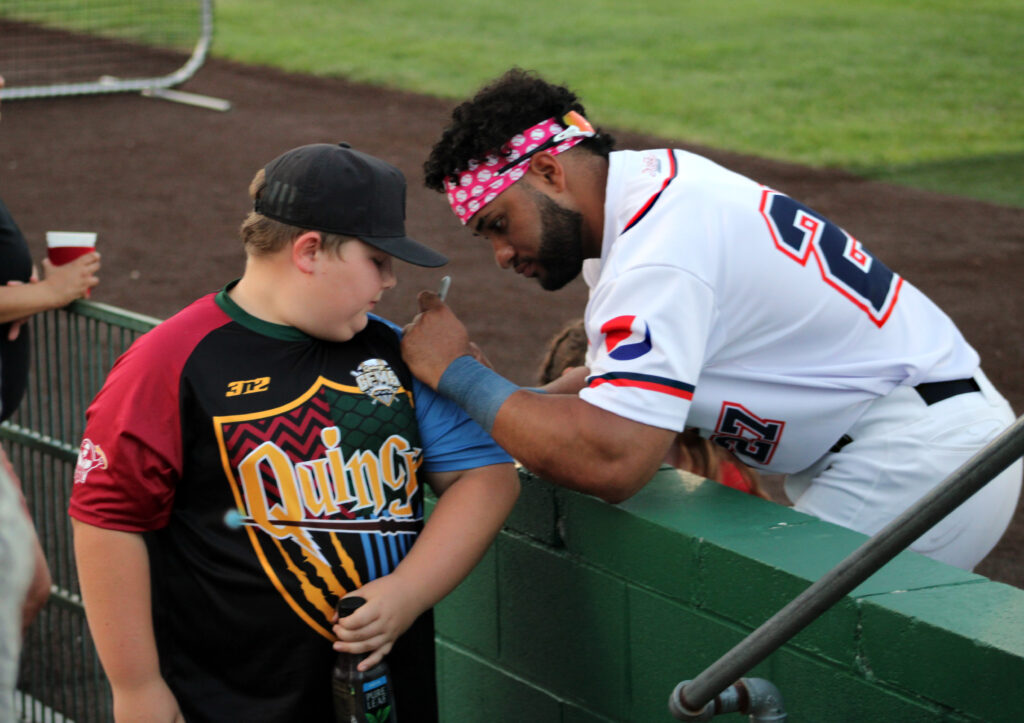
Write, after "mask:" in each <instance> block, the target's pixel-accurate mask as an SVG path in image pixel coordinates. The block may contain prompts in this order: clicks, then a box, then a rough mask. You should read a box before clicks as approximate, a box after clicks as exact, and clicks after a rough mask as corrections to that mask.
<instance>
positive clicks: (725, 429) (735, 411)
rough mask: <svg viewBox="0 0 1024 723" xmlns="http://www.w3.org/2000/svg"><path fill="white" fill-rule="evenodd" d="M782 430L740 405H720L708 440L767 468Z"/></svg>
mask: <svg viewBox="0 0 1024 723" xmlns="http://www.w3.org/2000/svg"><path fill="white" fill-rule="evenodd" d="M785 427H786V423H785V422H783V421H781V420H778V419H762V418H761V417H758V416H757V415H756V414H753V413H752V412H751V411H750V410H749V409H747V408H746V407H744V406H743V405H742V404H736V403H735V402H722V409H721V411H720V412H719V415H718V424H716V425H715V431H714V432H712V434H711V441H712V442H715V443H717V444H720V445H721V446H723V447H725V448H726V449H728V450H730V451H732V452H733V453H734V454H738V455H742V456H744V457H747V458H748V459H749V460H750V461H752V462H757V463H759V464H763V465H767V464H768V463H770V462H771V461H772V457H773V456H775V450H776V449H778V446H779V441H780V440H781V439H782V430H783V429H785Z"/></svg>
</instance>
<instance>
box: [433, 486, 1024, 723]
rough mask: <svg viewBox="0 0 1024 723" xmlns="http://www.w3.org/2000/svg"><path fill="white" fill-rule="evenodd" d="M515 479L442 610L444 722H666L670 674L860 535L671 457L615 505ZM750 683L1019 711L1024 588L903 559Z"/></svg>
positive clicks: (853, 711) (707, 658) (1022, 704)
mask: <svg viewBox="0 0 1024 723" xmlns="http://www.w3.org/2000/svg"><path fill="white" fill-rule="evenodd" d="M520 476H521V479H522V482H523V493H522V496H521V498H520V500H519V503H518V504H517V506H516V509H515V511H514V512H513V514H512V515H511V517H510V518H509V521H508V524H507V526H506V529H505V530H504V531H503V532H502V533H501V535H499V538H498V539H497V540H496V542H495V544H494V545H493V547H492V549H491V550H490V551H489V552H488V555H487V556H486V558H485V559H484V561H483V562H482V563H481V565H480V566H479V567H478V568H477V569H476V570H475V571H474V573H473V574H472V575H471V576H470V578H469V579H467V580H466V581H465V582H464V583H463V584H462V585H461V586H460V587H459V588H458V589H457V590H456V591H455V592H454V593H452V595H450V596H449V597H448V598H447V599H446V600H445V601H443V602H442V603H441V605H439V606H438V610H437V621H438V639H439V642H440V645H439V652H438V655H439V661H440V665H439V670H440V686H441V698H442V711H443V713H444V719H445V720H452V721H460V722H461V721H488V722H490V721H504V720H508V721H513V720H515V721H519V720H531V721H541V722H543V721H549V720H550V721H558V722H562V721H570V720H572V721H656V720H665V721H668V720H672V718H671V716H669V714H668V712H667V707H666V706H667V700H668V696H669V693H670V692H671V691H672V689H673V687H674V686H675V685H676V684H677V683H678V682H679V681H681V680H685V679H688V678H693V677H695V676H696V675H697V674H699V673H700V672H701V671H702V670H703V669H704V668H705V667H706V666H707V665H709V664H710V663H712V662H714V661H715V660H717V658H718V657H719V656H720V655H722V654H723V653H725V652H726V651H727V650H729V649H730V648H731V647H732V646H733V645H735V644H736V643H737V642H739V641H740V640H742V639H743V638H744V637H745V636H746V635H747V634H748V633H749V632H750V631H751V630H753V629H754V628H756V627H757V626H758V625H760V624H761V623H762V622H764V621H765V620H766V619H768V618H769V617H771V615H773V614H774V613H775V612H777V611H778V610H779V609H780V608H781V607H783V606H784V605H785V604H786V603H788V602H789V601H790V600H791V599H792V598H793V597H795V596H796V595H798V594H799V593H800V592H802V591H803V590H804V589H806V588H807V586H808V585H810V584H811V583H813V582H814V581H815V580H817V579H818V578H819V577H821V576H822V575H823V574H825V573H826V572H828V571H829V570H830V569H832V567H833V566H834V565H835V564H836V563H838V562H839V561H840V560H842V559H843V558H844V557H846V556H847V555H848V554H849V553H850V552H852V551H853V550H854V549H856V548H857V547H858V546H859V545H860V544H861V543H862V542H863V541H864V540H865V539H866V538H865V537H864V536H863V535H860V534H858V533H855V532H851V531H849V530H846V529H843V528H841V527H837V526H835V525H831V524H828V523H825V522H821V521H819V520H816V519H814V518H811V517H807V516H806V515H803V514H801V513H798V512H795V511H794V510H791V509H789V508H786V507H782V506H779V505H775V504H772V503H769V502H765V501H763V500H760V499H757V498H754V497H750V496H748V495H744V494H742V493H739V492H736V491H734V490H731V489H728V488H726V487H722V486H720V485H717V484H715V483H713V482H709V481H707V480H701V479H699V478H696V477H693V476H691V475H685V474H682V473H679V472H677V471H675V470H672V469H670V468H663V469H662V471H660V472H659V473H658V474H657V475H656V476H655V478H654V479H653V480H652V481H651V482H650V483H649V484H648V485H647V487H645V488H644V490H642V491H641V492H640V493H639V494H638V495H636V496H635V497H634V498H632V499H631V500H629V501H627V502H626V503H623V504H621V505H609V504H606V503H604V502H602V501H600V500H598V499H595V498H592V497H589V496H587V495H581V494H576V493H573V492H568V491H566V490H562V489H558V488H555V487H553V486H551V485H549V484H547V483H546V482H544V481H542V480H539V479H537V478H536V477H534V476H533V475H531V474H529V473H527V472H525V471H523V472H521V475H520ZM750 675H752V676H755V677H764V678H768V679H769V680H771V681H772V682H773V683H775V684H776V685H777V686H778V687H779V689H780V690H781V692H782V694H783V696H784V698H785V701H786V709H787V711H788V712H789V720H790V721H791V723H796V722H799V721H846V720H849V721H865V720H879V721H883V720H884V721H890V720H892V721H895V720H898V721H901V722H902V721H934V720H947V721H1019V720H1024V700H1022V699H1021V697H1020V696H1019V695H1018V694H1017V692H1016V685H1017V684H1018V683H1019V681H1021V680H1024V591H1021V590H1018V589H1016V588H1013V587H1010V586H1007V585H1003V584H1000V583H994V582H991V581H989V580H987V579H986V578H984V577H981V576H979V575H974V574H971V573H966V572H964V571H962V570H958V569H956V568H952V567H949V566H947V565H943V564H941V563H938V562H935V561H932V560H930V559H928V558H925V557H922V556H920V555H917V554H916V553H911V552H904V553H901V554H900V555H899V556H897V557H896V558H895V559H894V560H892V561H891V562H890V563H889V564H887V565H886V566H885V567H883V568H882V569H881V570H880V571H879V572H877V573H876V574H875V575H874V576H872V577H871V578H869V579H868V580H867V581H865V582H864V583H863V584H862V585H861V586H860V587H858V588H857V589H856V590H854V591H853V593H852V594H851V595H850V596H848V597H847V598H845V599H844V600H842V601H840V602H839V603H838V604H837V605H835V606H834V607H833V608H832V609H831V610H829V611H828V612H827V613H825V614H824V615H823V616H822V617H821V618H819V619H818V620H817V621H815V622H814V623H813V624H811V625H810V626H809V627H808V628H806V629H805V630H804V631H803V632H801V633H800V634H799V635H797V636H796V637H795V638H794V639H793V640H791V641H790V642H789V643H788V644H787V645H786V646H784V647H783V648H782V649H781V650H779V651H777V652H776V653H774V654H773V655H771V656H770V657H769V658H768V659H766V660H765V661H764V662H762V663H761V664H760V665H759V666H758V667H757V668H756V669H755V670H753V671H751V673H750ZM470 689H471V690H472V693H470V692H469V690H470ZM524 706H525V707H524ZM744 719H745V717H744V716H739V715H735V714H734V715H731V716H722V717H721V720H724V721H728V720H733V721H738V720H744Z"/></svg>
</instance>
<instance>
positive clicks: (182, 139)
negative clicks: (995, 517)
mask: <svg viewBox="0 0 1024 723" xmlns="http://www.w3.org/2000/svg"><path fill="white" fill-rule="evenodd" d="M182 90H187V91H191V92H194V93H202V94H207V95H211V96H215V97H218V98H224V99H227V100H229V101H231V102H232V103H233V105H234V108H233V109H232V110H231V111H230V112H227V113H218V112H214V111H209V110H203V109H198V108H194V107H189V106H185V105H178V104H174V103H169V102H166V101H162V100H155V99H146V98H142V97H139V96H138V95H111V96H92V97H78V98H67V99H58V100H32V101H14V102H9V103H6V104H5V105H4V108H3V123H2V125H0V196H2V197H3V199H4V201H5V202H6V203H7V205H8V207H9V208H10V209H11V211H12V213H14V214H15V216H16V218H17V220H18V222H19V224H20V225H21V227H22V230H23V231H24V232H25V234H26V236H27V237H28V239H29V242H30V244H31V245H32V247H33V252H34V256H35V257H36V258H40V257H41V256H42V254H43V234H44V232H45V231H47V230H55V229H60V230H90V231H96V232H98V233H99V248H100V250H101V251H102V253H103V271H102V283H101V285H100V286H99V287H98V288H97V290H96V291H95V293H94V295H93V298H94V299H95V300H96V301H101V302H104V303H109V304H114V305H116V306H121V307H125V308H127V309H131V310H134V311H138V312H141V313H145V314H150V315H153V316H156V317H161V318H163V317H166V316H169V315H170V314H172V313H174V312H175V311H177V310H178V309H180V308H181V307H182V306H183V305H185V304H186V303H188V302H189V301H191V300H192V299H194V298H195V297H197V296H200V295H202V294H204V293H207V292H209V291H213V290H216V289H218V288H219V287H220V286H222V285H223V284H224V283H225V282H226V281H228V280H230V279H232V278H235V277H236V276H238V275H239V273H240V271H241V268H242V261H243V255H242V251H241V248H240V243H239V242H238V240H237V227H238V224H239V222H240V221H241V219H242V218H243V216H244V214H245V212H246V210H247V208H248V204H247V195H246V188H247V186H248V183H249V180H250V179H251V177H252V175H253V173H254V172H255V171H256V169H257V168H259V167H260V166H262V165H263V164H264V163H265V162H266V161H268V160H269V159H271V158H273V157H274V156H276V155H277V154H278V153H280V152H282V151H283V150H286V149H288V148H290V147H292V146H296V145H301V144H305V143H311V142H322V141H326V142H333V141H341V140H344V141H348V142H350V143H352V144H353V145H354V146H355V147H356V148H358V149H361V150H365V151H368V152H370V153H373V154H375V155H377V156H380V157H382V158H385V159H387V160H389V161H391V162H392V163H394V164H396V165H397V166H399V167H400V168H401V169H402V170H403V171H404V172H405V174H406V176H407V177H408V178H409V195H408V201H409V210H408V217H409V218H408V224H407V225H408V229H409V232H410V234H411V235H413V236H414V237H416V238H420V239H422V240H424V241H427V242H428V243H430V244H431V245H433V246H435V247H436V248H438V249H439V250H441V251H442V252H444V253H446V254H447V255H448V256H449V257H450V258H451V259H452V262H451V263H450V264H449V265H448V267H446V270H445V271H443V272H442V271H440V270H437V269H435V270H425V269H419V268H415V267H411V266H406V265H401V266H402V267H401V268H399V269H398V272H399V279H400V282H399V287H398V289H396V290H395V291H394V292H392V294H391V295H390V297H389V298H386V299H385V302H384V304H383V305H382V307H381V309H380V311H381V313H383V314H384V315H386V316H388V317H390V318H392V319H394V320H395V321H398V322H400V323H404V322H405V321H407V320H408V319H409V318H411V316H412V314H413V313H414V297H415V294H416V292H417V291H418V290H419V289H420V288H423V287H434V286H435V285H436V283H437V280H438V279H439V278H440V276H441V274H442V273H449V274H451V275H452V277H453V280H454V281H453V285H452V290H451V293H450V294H449V303H450V304H451V306H452V307H453V308H454V309H455V310H456V312H458V313H459V314H460V315H461V316H462V318H463V319H464V320H465V321H466V322H467V325H468V326H469V327H470V332H471V334H472V335H473V337H474V339H475V340H476V341H477V342H478V343H480V345H481V346H482V347H483V348H484V350H485V351H486V352H487V354H488V356H489V357H490V358H491V360H492V361H493V362H494V364H495V366H496V367H497V368H498V369H499V371H501V372H502V373H504V374H505V375H506V376H508V377H510V378H512V379H513V380H515V381H516V382H518V383H523V384H525V383H532V382H533V381H535V373H536V369H537V366H538V363H539V361H540V357H541V354H542V350H543V346H544V343H545V341H546V339H547V338H548V337H549V336H550V335H551V334H552V333H554V331H555V330H557V329H558V328H559V327H560V326H561V325H562V323H563V322H564V321H565V320H566V319H568V318H571V317H573V316H578V315H580V314H581V312H582V310H583V307H584V304H585V301H586V292H585V288H584V286H583V285H582V282H580V281H576V282H574V283H573V284H570V286H569V287H567V288H566V289H564V290H562V291H560V292H557V293H555V294H551V293H546V292H542V291H541V290H540V289H539V288H538V287H536V285H535V284H532V283H529V282H524V281H522V280H520V279H518V278H516V277H514V275H513V274H508V273H499V272H498V270H497V269H496V268H494V267H493V262H492V260H491V255H490V251H489V247H487V246H485V245H484V244H483V243H482V242H479V241H475V240H473V239H471V238H470V237H469V236H468V234H466V233H465V232H464V231H463V230H462V229H461V228H460V227H459V225H458V222H457V221H456V219H455V218H454V216H453V215H452V214H451V213H450V211H448V209H447V207H446V206H445V204H444V202H443V201H442V199H441V198H440V197H439V196H437V195H436V194H434V193H432V192H429V191H427V190H426V189H424V188H423V187H422V183H421V179H422V171H421V164H422V161H423V158H424V156H425V154H426V152H427V150H428V149H429V147H430V145H431V143H432V142H433V141H434V139H435V136H436V135H437V133H438V132H439V131H440V129H441V128H442V126H443V124H444V122H445V118H446V116H447V114H448V112H449V110H450V108H451V106H452V103H450V102H448V101H441V100H437V99H431V98H425V97H421V96H417V95H413V94H408V93H400V92H394V91H387V90H381V89H379V88H374V87H369V86H364V85H357V84H352V83H348V82H345V81H342V80H326V79H317V78H310V77H306V76H298V75H289V74H284V73H280V72H277V71H273V70H268V69H264V68H253V67H244V66H239V65H234V64H231V63H227V62H223V61H211V62H209V63H207V65H206V66H205V67H204V68H203V69H202V70H201V71H200V72H199V73H198V75H197V77H196V78H194V79H193V80H191V81H189V82H188V83H187V84H186V85H185V86H184V87H183V88H182ZM681 102H685V100H684V101H681ZM613 130H614V129H613ZM616 136H617V137H618V139H619V146H620V147H622V148H643V147H659V146H664V145H675V146H677V147H681V148H687V149H689V150H694V151H697V152H699V153H703V154H705V155H707V156H709V157H711V158H713V159H714V160H716V161H718V162H720V163H723V164H725V165H727V166H729V167H731V168H733V169H735V170H737V171H740V172H742V173H744V174H746V175H749V176H751V177H753V178H755V179H757V180H759V181H760V182H762V183H764V184H766V185H769V186H772V187H774V188H777V189H779V190H780V191H784V192H786V193H789V194H791V195H793V196H795V197H796V198H798V199H800V200H801V201H803V202H805V203H807V204H808V205H810V206H812V207H813V208H815V209H816V210H818V211H820V212H822V213H823V214H825V215H827V216H829V217H830V218H831V219H832V220H833V221H836V222H837V223H839V224H840V225H842V226H844V227H845V228H846V229H847V230H848V231H849V232H850V233H852V234H853V235H854V236H856V237H857V238H858V239H860V240H861V241H863V242H864V243H865V244H866V245H867V246H868V247H869V248H870V249H871V250H872V251H873V252H874V253H875V255H876V256H878V257H879V258H880V259H881V260H882V261H884V262H885V263H886V264H888V265H889V266H891V267H892V268H894V269H895V270H896V271H898V272H899V273H901V274H902V275H903V276H904V277H905V278H906V279H908V280H909V281H910V282H911V283H913V284H915V285H916V286H918V287H919V288H921V289H922V290H924V292H925V293H927V294H928V295H929V296H930V297H931V298H932V299H934V300H935V301H936V302H938V303H939V305H940V306H942V307H943V308H944V309H945V310H946V312H947V313H948V314H949V315H950V316H951V317H952V318H953V319H954V320H955V321H956V322H957V323H958V324H959V326H960V328H961V329H962V330H963V331H964V333H965V335H966V336H967V338H968V340H969V341H970V342H971V343H972V344H974V345H975V347H976V348H977V349H978V350H979V351H980V352H981V355H982V362H983V366H984V368H985V370H986V372H987V373H988V375H989V377H990V378H991V379H992V380H993V381H994V382H995V384H996V385H997V386H998V387H999V388H1000V389H1001V390H1002V391H1003V393H1004V394H1005V395H1006V396H1007V397H1008V398H1009V399H1010V401H1011V403H1012V404H1013V405H1014V408H1015V409H1016V410H1017V411H1018V413H1019V412H1020V411H1021V410H1024V377H1022V375H1021V363H1020V358H1021V351H1022V349H1024V318H1022V314H1021V310H1022V309H1024V290H1022V286H1021V283H1020V279H1021V277H1022V275H1024V209H1019V208H1008V207H1003V206H996V205H992V204H985V203H979V202H975V201H969V200H965V199H961V198H954V197H949V196H942V195H938V194H933V193H926V192H923V191H916V190H912V189H905V188H900V187H896V186H889V185H883V184H877V183H870V182H866V181H863V180H861V179H858V178H855V177H852V176H850V175H847V174H844V173H841V172H837V171H822V170H813V169H807V168H804V167H800V166H795V165H790V164H784V163H777V162H772V161H767V160H763V159H759V158H752V157H749V156H741V155H737V154H730V153H723V152H719V151H714V150H711V149H707V148H702V147H696V146H693V145H691V144H687V143H685V142H678V141H667V140H665V139H659V138H655V137H651V136H641V135H637V134H632V133H625V132H617V133H616ZM978 571H979V572H980V573H982V574H985V575H987V576H989V577H992V578H993V579H996V580H1001V581H1004V582H1008V583H1010V584H1013V585H1016V586H1018V587H1024V508H1021V507H1018V510H1017V515H1016V517H1015V520H1014V523H1013V526H1012V527H1011V529H1010V532H1009V533H1008V534H1007V535H1006V536H1005V537H1004V539H1003V541H1002V542H1001V543H1000V544H999V546H998V547H997V548H996V549H995V550H994V551H993V552H992V553H991V554H990V555H989V557H988V558H986V560H985V561H984V562H983V563H982V565H981V566H980V567H979V569H978Z"/></svg>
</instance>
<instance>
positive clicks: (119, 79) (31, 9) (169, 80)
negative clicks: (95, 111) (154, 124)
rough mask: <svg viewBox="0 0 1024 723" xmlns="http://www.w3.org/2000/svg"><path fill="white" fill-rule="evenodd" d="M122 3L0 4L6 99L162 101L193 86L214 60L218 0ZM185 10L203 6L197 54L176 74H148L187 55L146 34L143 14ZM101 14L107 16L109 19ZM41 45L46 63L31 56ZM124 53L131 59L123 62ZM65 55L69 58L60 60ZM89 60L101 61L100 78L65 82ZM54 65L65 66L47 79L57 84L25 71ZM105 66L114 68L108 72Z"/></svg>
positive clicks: (197, 19) (198, 12)
mask: <svg viewBox="0 0 1024 723" xmlns="http://www.w3.org/2000/svg"><path fill="white" fill-rule="evenodd" d="M116 5H117V4H116V3H99V4H97V3H95V2H84V3H83V2H68V1H67V0H64V2H53V1H52V0H50V1H47V2H42V1H41V0H11V1H10V2H5V3H3V4H2V5H0V75H3V76H4V78H5V80H6V81H7V87H6V88H4V89H3V90H0V98H2V99H3V100H17V99H26V98H53V97H60V96H73V95H89V94H99V93H118V92H145V93H148V94H154V95H159V94H160V92H161V91H166V90H167V89H170V88H172V87H174V86H177V85H180V84H182V83H184V82H185V81H187V80H188V79H189V78H191V77H192V76H193V75H195V73H196V72H197V71H198V70H199V68H200V67H201V66H202V65H203V63H204V62H205V61H206V56H207V54H208V53H209V49H210V44H211V42H212V40H213V0H148V2H147V1H146V0H127V1H126V2H123V3H122V4H121V5H120V6H117V7H115V6H116ZM63 6H68V7H67V8H66V9H64V8H63ZM93 6H95V7H93ZM179 6H180V9H184V10H187V9H188V7H189V6H193V7H194V8H195V16H194V18H193V23H194V25H195V27H196V32H197V35H198V37H197V38H196V40H195V45H194V47H193V48H192V51H191V55H190V56H189V57H188V59H187V60H186V61H185V62H184V64H183V65H180V66H179V67H177V68H176V69H173V68H172V69H171V70H168V71H163V72H160V73H159V74H150V75H147V74H145V72H146V71H147V70H152V69H153V68H154V67H160V66H166V65H167V63H168V62H173V63H178V62H180V51H179V50H178V49H177V48H162V47H161V46H160V40H159V39H157V38H152V37H150V36H151V35H152V28H146V27H145V25H144V22H145V21H144V20H139V19H138V18H139V16H140V15H142V13H141V12H140V11H139V9H140V8H141V9H142V10H145V9H146V8H147V7H152V8H160V9H164V8H170V9H172V10H175V11H177V10H178V9H179ZM54 8H58V9H57V10H54ZM109 8H114V9H113V10H110V9H109ZM101 12H106V13H107V14H106V15H101ZM189 12H191V11H189ZM189 17H192V16H191V14H190V15H189ZM29 36H31V37H29ZM33 44H34V45H33ZM39 47H41V48H43V50H44V52H42V53H39V55H38V56H36V57H38V58H39V60H36V59H35V57H32V56H30V55H28V54H29V53H31V52H33V50H35V49H36V48H39ZM58 48H61V49H65V48H70V50H69V51H68V53H69V54H68V55H66V56H61V55H60V53H58V52H57V49H58ZM122 51H124V52H125V53H126V55H125V58H128V59H127V60H124V59H121V58H120V53H121V52H122ZM115 52H116V53H118V58H119V59H118V60H117V61H116V62H115V61H114V60H113V57H114V53H115ZM131 53H135V59H134V60H131V59H130V58H131V55H130V54H131ZM76 54H77V55H76ZM161 54H162V55H163V58H162V59H161V60H160V62H159V63H157V62H156V59H157V56H159V55H161ZM59 57H64V58H66V60H64V61H60V60H55V59H57V58H59ZM26 58H28V59H26ZM88 58H94V59H99V60H97V62H96V64H95V65H94V66H91V67H92V70H93V72H94V77H93V78H91V79H80V78H76V79H74V80H60V76H61V74H62V73H66V74H68V75H69V76H74V74H75V73H78V72H81V70H82V68H83V67H87V65H88V64H87V62H83V61H85V60H86V59H88ZM102 58H108V59H109V60H108V61H104V60H102ZM54 62H64V66H65V67H63V68H61V67H56V68H48V69H47V70H46V74H47V75H50V76H52V78H51V79H50V80H46V81H44V82H40V78H39V77H38V75H41V74H42V72H41V71H40V72H39V73H36V74H34V73H33V72H31V71H30V70H25V71H22V70H21V68H22V67H23V66H27V65H30V64H32V63H36V64H37V65H42V64H44V63H54ZM104 62H109V63H110V65H109V67H108V68H107V69H106V70H104V67H105V66H104ZM37 70H38V69H37ZM126 71H127V72H126ZM140 72H141V74H140ZM133 75H137V76H138V77H132V76H133Z"/></svg>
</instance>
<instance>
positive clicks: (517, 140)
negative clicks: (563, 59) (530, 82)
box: [444, 110, 597, 226]
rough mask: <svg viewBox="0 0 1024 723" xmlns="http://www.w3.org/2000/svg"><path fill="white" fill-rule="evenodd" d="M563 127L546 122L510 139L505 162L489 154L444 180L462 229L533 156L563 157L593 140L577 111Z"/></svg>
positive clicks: (551, 120) (523, 170)
mask: <svg viewBox="0 0 1024 723" xmlns="http://www.w3.org/2000/svg"><path fill="white" fill-rule="evenodd" d="M562 124H564V127H563V125H561V124H559V122H558V120H557V119H555V118H548V119H547V120H546V121H541V122H540V123H538V124H537V125H535V126H532V127H530V128H527V129H526V130H525V131H523V132H522V133H519V134H517V135H515V136H513V138H512V140H510V141H509V142H508V143H507V144H506V145H508V147H509V148H510V149H511V151H510V152H509V154H508V155H507V156H506V157H505V158H504V159H502V158H499V157H498V156H496V155H494V154H491V155H489V156H487V158H484V159H483V160H480V161H470V162H469V168H468V170H465V171H463V172H461V173H459V174H456V176H455V177H452V176H449V177H448V178H446V179H444V185H445V188H446V189H447V190H448V203H449V204H450V205H451V207H452V210H453V211H454V212H455V215H456V216H458V217H459V220H460V221H462V225H463V226H465V225H466V224H467V223H469V219H471V218H473V216H474V215H476V212H477V211H479V210H480V209H481V208H483V207H484V206H486V205H487V204H488V203H490V202H491V201H493V200H494V199H496V198H497V197H498V196H499V195H500V194H502V193H503V192H505V191H506V190H507V189H508V187H509V186H511V185H512V184H513V183H515V182H516V181H518V180H519V179H520V178H522V177H523V175H524V174H525V173H526V169H527V168H528V166H527V165H526V163H527V161H529V160H530V157H531V156H533V154H535V153H539V152H540V151H549V152H550V153H551V154H552V155H558V154H559V153H565V152H566V151H567V150H569V149H570V148H572V147H573V146H575V145H576V144H577V143H579V142H580V141H582V140H583V139H584V138H591V137H593V136H596V135H597V133H596V132H595V131H594V128H593V126H591V125H590V123H588V122H587V119H586V118H584V117H583V116H582V115H580V114H579V113H577V112H576V111H574V110H573V111H569V112H568V113H566V114H565V115H564V116H562Z"/></svg>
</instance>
